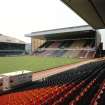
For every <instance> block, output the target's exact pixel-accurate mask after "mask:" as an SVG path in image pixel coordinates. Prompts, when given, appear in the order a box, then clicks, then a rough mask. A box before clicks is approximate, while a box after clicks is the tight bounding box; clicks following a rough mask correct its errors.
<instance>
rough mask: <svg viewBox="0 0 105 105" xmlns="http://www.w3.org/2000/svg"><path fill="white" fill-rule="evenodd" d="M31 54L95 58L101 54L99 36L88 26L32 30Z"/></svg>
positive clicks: (30, 35)
mask: <svg viewBox="0 0 105 105" xmlns="http://www.w3.org/2000/svg"><path fill="white" fill-rule="evenodd" d="M27 36H28V37H31V39H32V52H33V55H38V56H57V57H71V58H74V57H78V58H95V57H99V56H101V53H100V52H101V50H102V47H100V45H101V44H102V43H101V36H100V34H99V32H97V31H96V30H94V29H93V28H92V27H90V26H78V27H70V28H62V29H55V30H47V31H40V32H32V33H31V34H29V35H27Z"/></svg>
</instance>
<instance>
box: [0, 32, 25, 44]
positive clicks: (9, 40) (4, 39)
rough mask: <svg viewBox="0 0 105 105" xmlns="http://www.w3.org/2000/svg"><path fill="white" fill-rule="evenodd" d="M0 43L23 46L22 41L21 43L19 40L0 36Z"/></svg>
mask: <svg viewBox="0 0 105 105" xmlns="http://www.w3.org/2000/svg"><path fill="white" fill-rule="evenodd" d="M0 42H5V43H17V44H25V42H24V41H21V40H19V39H16V38H13V37H10V36H5V35H2V34H0Z"/></svg>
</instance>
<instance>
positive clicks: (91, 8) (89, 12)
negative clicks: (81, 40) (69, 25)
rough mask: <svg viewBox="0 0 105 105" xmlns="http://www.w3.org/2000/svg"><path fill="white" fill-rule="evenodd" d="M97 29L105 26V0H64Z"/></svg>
mask: <svg viewBox="0 0 105 105" xmlns="http://www.w3.org/2000/svg"><path fill="white" fill-rule="evenodd" d="M62 1H63V2H64V3H65V4H66V5H68V6H69V7H70V8H71V9H73V10H74V11H75V12H76V13H77V14H78V15H79V16H80V17H82V18H83V19H84V20H85V21H86V22H87V23H88V24H89V25H91V26H92V27H93V28H95V29H102V28H105V0H62Z"/></svg>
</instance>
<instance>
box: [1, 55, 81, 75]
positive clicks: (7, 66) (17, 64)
mask: <svg viewBox="0 0 105 105" xmlns="http://www.w3.org/2000/svg"><path fill="white" fill-rule="evenodd" d="M79 61H80V60H79V59H71V58H63V57H36V56H16V57H0V74H1V73H7V72H13V71H18V70H31V71H33V72H37V71H42V70H46V69H48V68H53V67H58V66H62V65H66V64H73V63H77V62H79Z"/></svg>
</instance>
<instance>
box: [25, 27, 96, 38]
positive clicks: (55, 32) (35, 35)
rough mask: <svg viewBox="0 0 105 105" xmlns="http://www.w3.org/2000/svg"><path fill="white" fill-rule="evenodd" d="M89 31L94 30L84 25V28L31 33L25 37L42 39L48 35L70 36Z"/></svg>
mask: <svg viewBox="0 0 105 105" xmlns="http://www.w3.org/2000/svg"><path fill="white" fill-rule="evenodd" d="M89 31H95V30H94V29H93V28H92V27H90V26H88V25H85V26H77V27H67V28H60V29H53V30H46V31H39V32H32V33H30V34H27V35H26V37H41V36H42V37H43V36H48V35H57V34H65V33H69V35H72V34H74V33H78V32H89Z"/></svg>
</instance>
